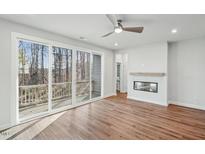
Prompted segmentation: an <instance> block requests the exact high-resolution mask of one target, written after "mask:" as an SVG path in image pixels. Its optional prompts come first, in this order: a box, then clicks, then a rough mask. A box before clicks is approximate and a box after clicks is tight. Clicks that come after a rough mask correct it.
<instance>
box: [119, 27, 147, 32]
mask: <svg viewBox="0 0 205 154" xmlns="http://www.w3.org/2000/svg"><path fill="white" fill-rule="evenodd" d="M122 29H123V30H124V31H127V32H135V33H142V32H143V29H144V27H123V28H122Z"/></svg>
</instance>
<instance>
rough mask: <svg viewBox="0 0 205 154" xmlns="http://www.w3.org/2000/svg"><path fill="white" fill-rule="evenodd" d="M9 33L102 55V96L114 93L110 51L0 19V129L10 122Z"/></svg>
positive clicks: (10, 53)
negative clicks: (82, 48)
mask: <svg viewBox="0 0 205 154" xmlns="http://www.w3.org/2000/svg"><path fill="white" fill-rule="evenodd" d="M11 32H18V33H23V34H27V35H33V36H36V37H41V38H44V39H49V40H54V41H58V42H62V43H67V44H70V45H74V46H79V47H84V48H89V49H93V50H97V51H101V52H103V53H104V96H109V95H112V94H113V93H114V84H115V82H114V67H113V66H114V54H113V52H112V51H109V50H106V49H102V48H100V47H97V46H94V45H90V44H86V43H83V42H81V41H77V40H73V39H70V38H67V37H63V36H60V35H56V34H53V33H49V32H45V31H41V30H38V29H34V28H31V27H27V26H24V25H19V24H15V23H11V22H7V21H5V20H2V19H0V55H1V56H0V128H3V127H7V126H9V125H10V121H11V114H12V113H11V112H10V111H11V88H10V87H11V57H12V51H11Z"/></svg>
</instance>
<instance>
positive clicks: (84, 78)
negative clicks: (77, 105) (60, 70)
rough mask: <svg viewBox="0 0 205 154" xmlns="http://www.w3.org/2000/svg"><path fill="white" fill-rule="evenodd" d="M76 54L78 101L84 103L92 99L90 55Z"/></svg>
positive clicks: (78, 52)
mask: <svg viewBox="0 0 205 154" xmlns="http://www.w3.org/2000/svg"><path fill="white" fill-rule="evenodd" d="M76 54H77V61H76V80H77V81H76V101H77V102H83V101H86V100H89V99H90V53H87V52H83V51H77V53H76Z"/></svg>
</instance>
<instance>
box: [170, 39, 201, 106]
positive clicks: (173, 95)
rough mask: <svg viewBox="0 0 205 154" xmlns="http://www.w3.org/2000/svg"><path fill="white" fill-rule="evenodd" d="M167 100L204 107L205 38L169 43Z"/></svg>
mask: <svg viewBox="0 0 205 154" xmlns="http://www.w3.org/2000/svg"><path fill="white" fill-rule="evenodd" d="M168 49H169V52H168V55H169V56H168V57H169V59H168V61H169V63H168V69H169V80H168V81H169V82H168V85H169V89H168V91H169V96H168V98H169V101H170V102H171V103H175V104H178V105H182V106H188V107H194V108H199V109H205V95H204V88H205V38H199V39H193V40H184V41H180V42H176V43H169V46H168Z"/></svg>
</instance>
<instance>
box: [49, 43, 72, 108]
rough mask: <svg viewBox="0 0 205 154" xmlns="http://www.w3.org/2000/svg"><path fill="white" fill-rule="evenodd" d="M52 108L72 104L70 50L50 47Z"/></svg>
mask: <svg viewBox="0 0 205 154" xmlns="http://www.w3.org/2000/svg"><path fill="white" fill-rule="evenodd" d="M52 51H53V54H52V59H53V60H52V108H53V109H56V108H60V107H63V106H67V105H70V104H72V50H69V49H66V48H60V47H52Z"/></svg>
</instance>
